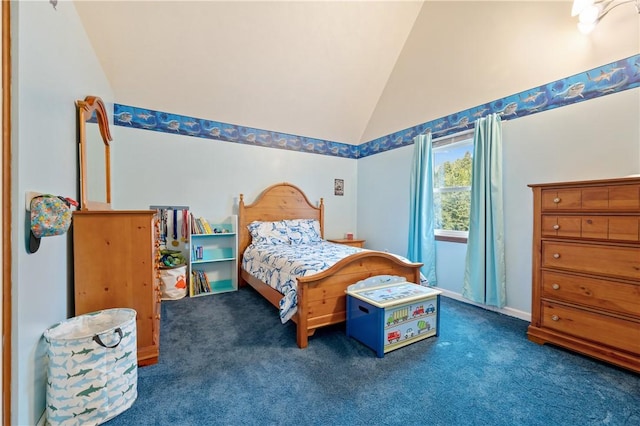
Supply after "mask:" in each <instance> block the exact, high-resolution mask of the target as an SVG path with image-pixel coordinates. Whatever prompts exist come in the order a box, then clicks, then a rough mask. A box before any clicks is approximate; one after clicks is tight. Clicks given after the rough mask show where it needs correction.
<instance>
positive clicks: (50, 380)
mask: <svg viewBox="0 0 640 426" xmlns="http://www.w3.org/2000/svg"><path fill="white" fill-rule="evenodd" d="M44 338H45V341H46V342H47V343H48V348H47V355H48V366H47V391H46V419H47V424H50V425H83V426H84V425H97V424H101V423H104V422H106V421H107V420H109V419H111V418H113V417H115V416H117V415H118V414H120V413H122V412H123V411H124V410H126V409H128V408H129V407H131V405H132V404H133V402H134V401H135V400H136V398H137V396H138V351H137V338H136V311H135V310H133V309H125V308H114V309H105V310H102V311H98V312H92V313H89V314H84V315H80V316H77V317H73V318H70V319H68V320H66V321H63V322H60V323H58V324H56V325H54V326H52V327H50V328H48V329H47V330H46V331H45V332H44Z"/></svg>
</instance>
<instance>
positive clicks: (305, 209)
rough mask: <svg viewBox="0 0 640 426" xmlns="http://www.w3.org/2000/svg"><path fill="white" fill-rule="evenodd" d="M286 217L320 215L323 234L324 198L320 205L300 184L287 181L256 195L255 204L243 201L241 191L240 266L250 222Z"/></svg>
mask: <svg viewBox="0 0 640 426" xmlns="http://www.w3.org/2000/svg"><path fill="white" fill-rule="evenodd" d="M283 219H317V220H318V221H319V222H320V236H321V237H322V238H324V200H323V199H322V198H320V205H319V206H318V207H316V206H314V205H312V204H311V203H310V202H309V199H308V198H307V196H306V195H305V194H304V192H302V190H301V189H300V188H298V187H297V186H295V185H292V184H290V183H287V182H282V183H277V184H275V185H271V186H270V187H268V188H267V189H265V190H264V191H262V193H261V194H260V195H259V196H258V198H256V200H255V201H254V202H253V204H248V205H245V204H244V194H240V202H239V204H238V270H240V268H241V267H242V253H244V251H245V249H246V248H247V246H248V245H249V244H251V234H250V233H249V229H248V228H247V226H248V225H249V224H250V223H251V222H253V221H256V220H260V221H263V222H273V221H277V220H283Z"/></svg>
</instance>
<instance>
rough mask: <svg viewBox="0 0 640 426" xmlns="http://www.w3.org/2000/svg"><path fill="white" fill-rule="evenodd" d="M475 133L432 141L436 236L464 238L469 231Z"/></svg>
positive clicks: (457, 239) (460, 239) (461, 239)
mask: <svg viewBox="0 0 640 426" xmlns="http://www.w3.org/2000/svg"><path fill="white" fill-rule="evenodd" d="M472 158H473V134H469V133H468V132H467V133H465V134H463V135H458V136H455V137H446V138H443V139H440V140H435V141H434V142H433V161H434V164H433V198H434V211H435V216H436V217H435V229H436V237H445V238H438V239H448V238H446V237H450V238H451V239H452V240H453V241H464V242H466V238H467V235H468V231H469V208H470V206H471V163H472Z"/></svg>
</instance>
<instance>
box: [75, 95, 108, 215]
mask: <svg viewBox="0 0 640 426" xmlns="http://www.w3.org/2000/svg"><path fill="white" fill-rule="evenodd" d="M76 107H77V110H78V145H79V157H80V210H111V154H110V150H109V142H110V141H111V140H112V138H111V131H110V130H109V119H108V118H107V109H106V108H105V106H104V103H103V102H102V99H100V98H99V97H97V96H87V97H86V98H84V100H78V101H76ZM94 111H95V113H96V121H97V122H98V127H99V128H100V135H101V136H102V141H103V142H104V159H105V173H106V188H105V190H106V200H104V201H98V200H89V199H88V198H87V135H86V124H87V121H88V120H90V119H91V117H92V116H93V113H94Z"/></svg>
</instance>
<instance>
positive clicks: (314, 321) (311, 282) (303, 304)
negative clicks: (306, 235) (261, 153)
mask: <svg viewBox="0 0 640 426" xmlns="http://www.w3.org/2000/svg"><path fill="white" fill-rule="evenodd" d="M283 219H317V220H318V221H319V222H320V232H321V236H322V238H324V202H323V199H322V198H321V199H320V205H319V207H315V206H313V205H312V204H311V203H309V200H308V199H307V196H306V195H305V194H304V193H303V192H302V191H301V190H300V189H299V188H298V187H296V186H294V185H292V184H290V183H286V182H284V183H279V184H276V185H272V186H270V187H268V188H266V189H265V190H264V191H263V192H262V193H261V194H260V195H259V196H258V198H257V199H256V200H255V202H254V203H253V204H249V205H245V204H244V195H243V194H240V201H239V205H238V244H239V247H238V283H239V285H240V286H244V285H246V284H249V285H250V286H251V287H253V288H254V289H255V290H256V291H258V293H260V294H261V295H262V296H264V297H265V298H266V299H267V300H268V301H269V302H271V304H272V305H274V306H275V307H276V308H278V307H279V306H278V305H279V303H278V302H279V301H280V299H282V294H281V293H280V292H278V291H277V290H275V289H273V288H272V287H270V286H269V285H267V284H265V283H264V282H262V281H260V280H259V279H257V278H255V277H253V276H252V275H250V274H249V273H248V272H246V271H245V270H243V269H242V255H243V253H244V251H245V249H246V248H247V246H248V245H249V244H251V234H250V233H249V230H248V228H247V225H249V224H250V223H251V222H253V221H256V220H259V221H267V222H271V221H277V220H283ZM421 267H422V263H407V262H403V261H402V260H401V259H398V258H397V257H396V256H393V255H391V254H389V253H384V252H380V251H364V252H361V253H356V254H354V255H352V256H349V257H347V258H345V259H342V260H341V261H339V262H338V263H336V264H335V265H333V266H332V267H331V268H329V269H327V270H325V271H323V272H321V273H318V274H315V275H312V276H308V277H299V278H298V290H297V291H298V310H297V312H296V314H295V315H294V316H293V318H292V321H293V322H294V323H296V325H297V332H296V341H297V344H298V347H300V348H306V347H307V344H308V337H309V336H312V335H313V333H315V331H316V329H317V328H319V327H323V326H326V325H330V324H337V323H341V322H344V321H345V320H346V295H345V290H346V288H347V286H349V285H351V284H354V283H356V282H358V281H360V280H363V279H365V278H369V277H372V276H376V275H397V276H402V277H405V278H406V279H407V281H409V282H413V283H419V282H420V268H421Z"/></svg>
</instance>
